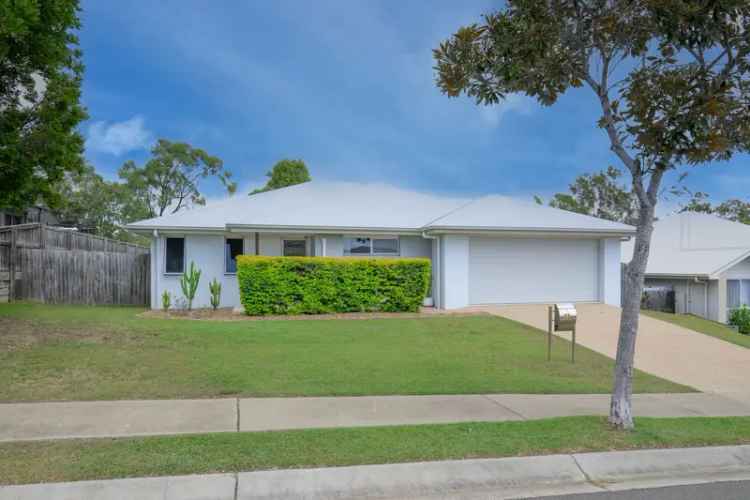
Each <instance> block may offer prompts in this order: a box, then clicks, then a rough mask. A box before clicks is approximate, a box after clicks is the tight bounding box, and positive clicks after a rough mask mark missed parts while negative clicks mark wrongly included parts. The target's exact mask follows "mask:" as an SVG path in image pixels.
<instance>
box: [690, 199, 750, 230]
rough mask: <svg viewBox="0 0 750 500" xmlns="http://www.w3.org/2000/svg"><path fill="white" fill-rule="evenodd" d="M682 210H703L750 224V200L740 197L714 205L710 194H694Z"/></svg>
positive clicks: (702, 211) (703, 211)
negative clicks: (743, 199)
mask: <svg viewBox="0 0 750 500" xmlns="http://www.w3.org/2000/svg"><path fill="white" fill-rule="evenodd" d="M680 212H701V213H705V214H713V215H718V216H719V217H721V218H723V219H727V220H731V221H734V222H741V223H742V224H750V202H748V201H742V200H739V199H736V198H735V199H731V200H726V201H723V202H721V203H719V204H716V205H714V204H713V203H711V200H710V199H709V196H708V195H707V194H706V193H703V192H697V193H694V194H693V197H692V198H691V199H690V201H688V203H686V204H685V205H684V206H683V207H682V208H681V209H680Z"/></svg>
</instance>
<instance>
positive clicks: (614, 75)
mask: <svg viewBox="0 0 750 500" xmlns="http://www.w3.org/2000/svg"><path fill="white" fill-rule="evenodd" d="M749 53H750V4H749V3H748V2H747V0H714V1H710V0H700V1H696V0H693V1H689V0H508V1H507V4H506V6H505V7H503V8H501V9H500V10H499V11H496V12H493V13H490V14H487V15H485V16H484V17H483V19H482V21H481V22H480V23H477V24H472V25H469V26H464V27H462V28H460V29H459V30H458V31H457V32H456V33H455V34H454V35H452V36H451V37H450V38H449V39H448V40H445V41H444V42H442V43H441V44H440V46H439V47H438V48H437V49H435V51H434V57H435V61H436V67H435V69H436V72H437V85H438V87H439V88H440V90H441V91H442V92H443V93H445V94H447V95H448V96H454V97H455V96H459V95H461V94H465V95H468V96H470V97H472V98H474V99H475V100H476V102H477V103H478V104H485V105H492V104H496V103H499V102H501V101H502V100H503V99H505V98H506V97H507V96H508V95H511V94H514V93H522V94H526V95H527V96H530V97H533V98H535V99H537V100H538V101H539V102H540V103H541V104H543V105H545V106H551V105H554V104H555V102H557V100H558V99H559V97H560V96H561V95H562V94H563V93H565V92H567V91H569V90H570V89H573V88H579V87H585V88H587V89H588V91H589V95H590V97H591V98H592V99H593V100H594V102H595V103H596V104H597V106H598V107H599V111H600V113H601V115H600V118H599V119H598V121H597V122H596V125H597V126H598V127H599V128H601V129H602V130H603V131H604V133H605V134H606V137H607V139H608V141H609V148H610V149H611V151H612V152H613V153H614V155H615V157H616V158H617V159H618V161H619V163H620V164H621V166H622V167H623V168H624V169H625V170H626V171H627V172H629V174H630V178H631V179H630V180H631V185H632V191H633V194H634V195H635V197H636V199H637V201H638V219H637V221H636V226H637V232H636V235H635V244H634V253H633V258H632V260H631V261H630V262H629V263H628V264H627V265H626V266H625V269H624V285H625V286H624V293H623V304H622V306H623V307H622V316H621V321H620V332H619V339H618V345H617V356H616V363H615V372H614V383H613V390H612V400H611V405H610V415H609V421H610V423H611V424H612V425H613V426H614V427H616V428H632V427H633V416H632V411H631V393H632V381H633V359H634V356H635V343H636V335H637V332H638V318H639V312H640V296H641V292H642V289H643V281H644V273H645V269H646V263H647V261H648V256H649V251H650V246H651V235H652V233H653V222H654V213H655V208H656V205H657V201H658V196H659V191H660V188H661V186H662V182H663V180H664V176H665V175H666V174H667V173H668V172H670V171H672V170H676V169H683V168H686V167H689V166H698V165H705V164H710V163H711V162H716V161H723V160H728V159H729V158H731V157H732V155H733V154H735V153H737V152H739V151H747V150H748V145H750V117H749V115H748V110H749V109H750V60H749V58H748V54H749ZM571 119H574V117H573V118H571ZM566 126H568V125H566ZM665 355H667V353H665Z"/></svg>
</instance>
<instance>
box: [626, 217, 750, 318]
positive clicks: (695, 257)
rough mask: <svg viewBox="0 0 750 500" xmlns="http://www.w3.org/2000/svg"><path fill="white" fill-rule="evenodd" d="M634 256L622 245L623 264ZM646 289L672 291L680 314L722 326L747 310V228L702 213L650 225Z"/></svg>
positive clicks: (749, 251)
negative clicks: (735, 311)
mask: <svg viewBox="0 0 750 500" xmlns="http://www.w3.org/2000/svg"><path fill="white" fill-rule="evenodd" d="M632 253H633V245H632V242H628V243H627V244H625V245H624V246H623V262H624V261H625V260H627V259H629V258H630V257H631V256H632ZM646 286H658V287H665V286H666V287H671V288H672V289H673V290H674V292H675V310H676V312H677V313H678V314H694V315H696V316H701V317H703V318H707V319H710V320H713V321H719V322H722V323H726V322H727V320H728V318H729V314H730V312H731V311H732V309H736V308H738V307H740V306H741V305H743V304H744V305H747V306H750V226H748V225H745V224H740V223H737V222H731V221H727V220H724V219H721V218H719V217H716V216H713V215H708V214H702V213H690V212H686V213H682V214H677V215H672V216H669V217H665V218H663V219H660V220H659V221H657V222H656V223H655V224H654V234H653V237H652V241H651V254H650V256H649V261H648V265H647V268H646Z"/></svg>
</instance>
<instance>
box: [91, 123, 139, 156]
mask: <svg viewBox="0 0 750 500" xmlns="http://www.w3.org/2000/svg"><path fill="white" fill-rule="evenodd" d="M151 140H152V136H151V132H149V131H148V130H146V128H145V127H144V125H143V117H142V116H137V115H136V116H134V117H133V118H131V119H129V120H125V121H122V122H114V123H108V122H105V121H98V122H94V123H92V124H91V125H90V126H89V130H88V139H87V140H86V147H87V148H88V149H89V150H91V151H96V152H100V153H108V154H111V155H115V156H120V155H121V154H123V153H127V152H129V151H135V150H138V149H146V148H147V147H148V146H149V145H150V143H151Z"/></svg>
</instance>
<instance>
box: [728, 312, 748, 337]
mask: <svg viewBox="0 0 750 500" xmlns="http://www.w3.org/2000/svg"><path fill="white" fill-rule="evenodd" d="M729 324H730V325H735V326H736V327H737V328H738V329H739V331H740V333H744V334H750V308H748V307H747V306H746V305H743V306H742V307H740V308H739V309H734V310H733V311H732V314H730V315H729Z"/></svg>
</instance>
